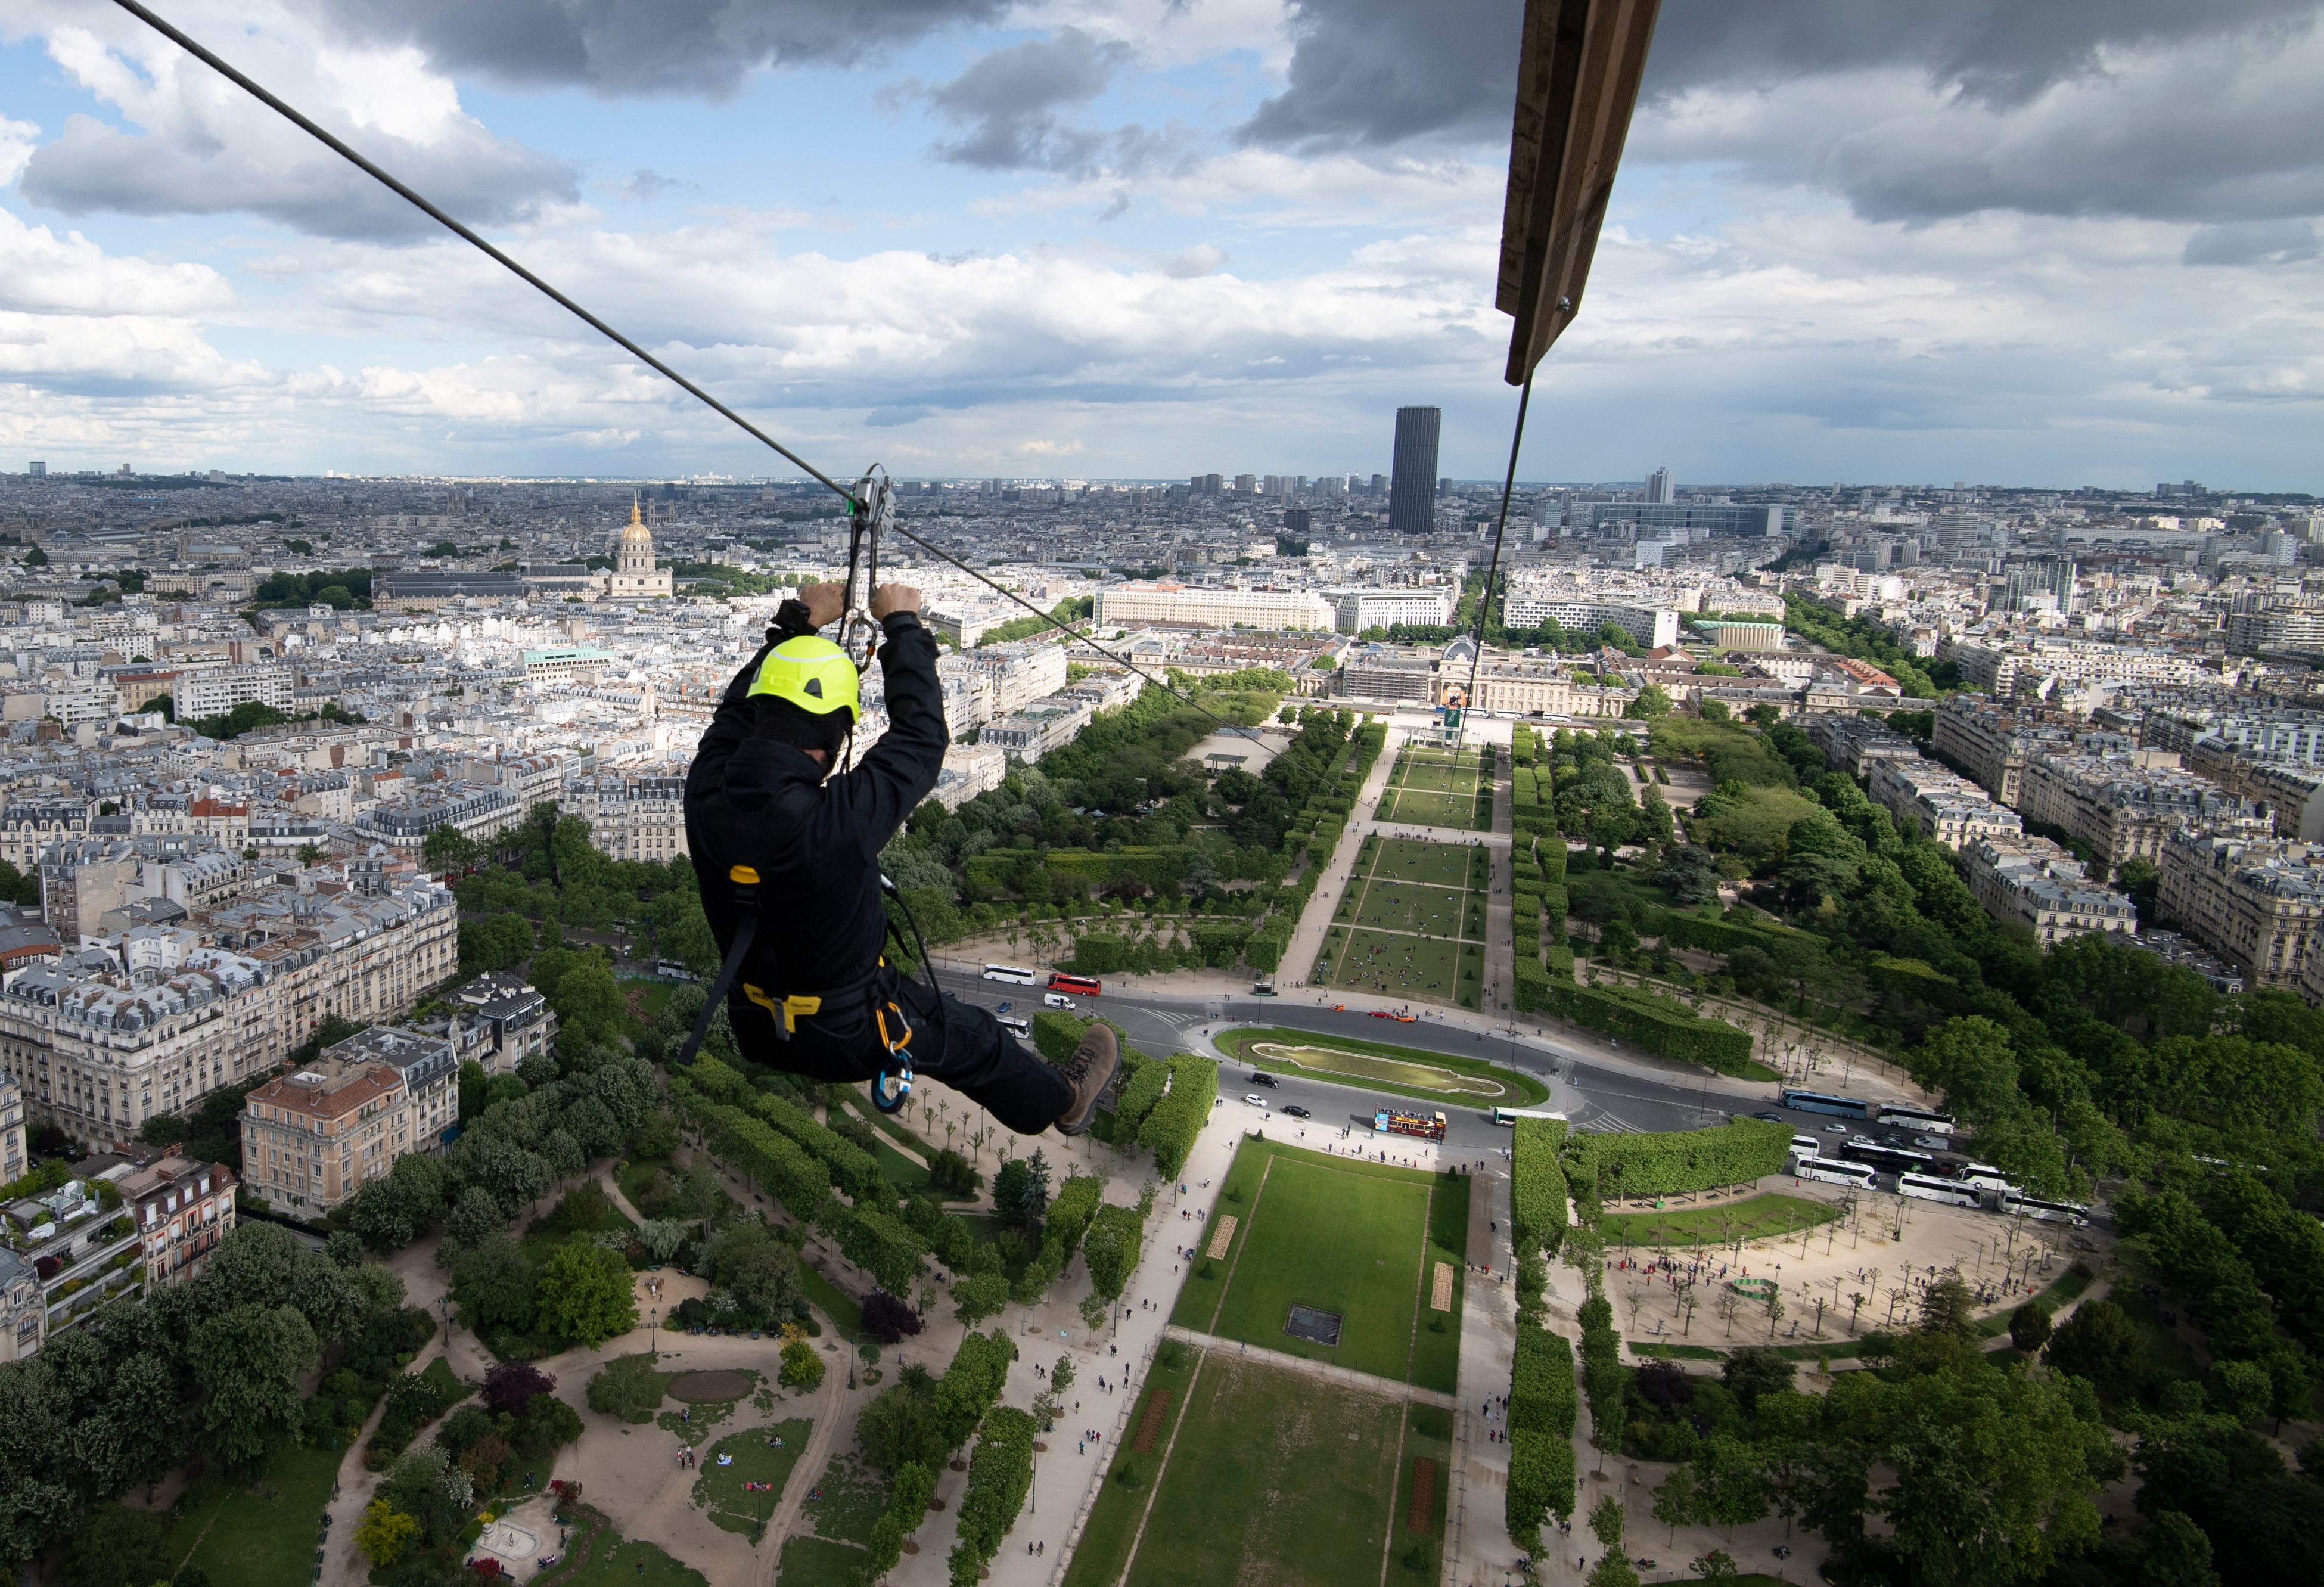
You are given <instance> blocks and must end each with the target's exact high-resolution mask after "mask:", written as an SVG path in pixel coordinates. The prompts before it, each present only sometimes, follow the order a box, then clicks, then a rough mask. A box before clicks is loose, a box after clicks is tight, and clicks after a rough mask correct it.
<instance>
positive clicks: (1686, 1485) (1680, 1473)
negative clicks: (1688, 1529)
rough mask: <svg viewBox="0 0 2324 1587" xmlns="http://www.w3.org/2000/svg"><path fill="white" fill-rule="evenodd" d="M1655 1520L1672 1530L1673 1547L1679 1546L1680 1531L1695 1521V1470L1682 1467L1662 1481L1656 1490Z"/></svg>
mask: <svg viewBox="0 0 2324 1587" xmlns="http://www.w3.org/2000/svg"><path fill="white" fill-rule="evenodd" d="M1655 1519H1656V1520H1658V1521H1660V1522H1662V1523H1663V1525H1665V1526H1666V1527H1669V1528H1670V1540H1671V1545H1672V1546H1673V1547H1675V1546H1677V1545H1678V1529H1679V1527H1681V1526H1682V1525H1684V1524H1686V1523H1688V1522H1691V1521H1692V1520H1693V1519H1694V1470H1693V1468H1692V1467H1691V1466H1681V1467H1679V1468H1678V1469H1677V1470H1675V1471H1674V1472H1671V1474H1670V1475H1669V1476H1667V1477H1665V1478H1664V1479H1663V1480H1662V1482H1661V1484H1660V1485H1659V1486H1658V1487H1656V1488H1655Z"/></svg>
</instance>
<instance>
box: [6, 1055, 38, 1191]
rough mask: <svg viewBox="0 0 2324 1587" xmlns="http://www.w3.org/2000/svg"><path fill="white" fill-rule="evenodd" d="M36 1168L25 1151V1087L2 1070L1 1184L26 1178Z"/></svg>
mask: <svg viewBox="0 0 2324 1587" xmlns="http://www.w3.org/2000/svg"><path fill="white" fill-rule="evenodd" d="M31 1171H32V1158H30V1157H28V1156H26V1155H25V1152H24V1087H23V1084H22V1083H21V1082H19V1081H18V1080H17V1078H16V1077H15V1076H14V1075H11V1074H8V1073H7V1072H5V1070H0V1185H8V1184H13V1183H14V1182H15V1181H16V1180H19V1179H22V1178H23V1176H25V1175H26V1174H28V1173H30V1172H31Z"/></svg>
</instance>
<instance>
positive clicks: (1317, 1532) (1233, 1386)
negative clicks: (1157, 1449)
mask: <svg viewBox="0 0 2324 1587" xmlns="http://www.w3.org/2000/svg"><path fill="white" fill-rule="evenodd" d="M1403 1418H1404V1407H1403V1406H1402V1405H1400V1404H1398V1403H1397V1402H1396V1401H1394V1400H1388V1399H1383V1398H1379V1397H1378V1396H1375V1395H1369V1394H1362V1393H1359V1392H1357V1391H1356V1390H1353V1389H1342V1388H1338V1387H1336V1386H1334V1385H1332V1384H1328V1383H1322V1382H1318V1381H1317V1380H1316V1379H1313V1378H1309V1377H1305V1376H1303V1375H1300V1374H1297V1373H1293V1372H1286V1371H1282V1370H1277V1369H1274V1368H1270V1367H1262V1366H1256V1365H1253V1364H1252V1363H1250V1361H1241V1360H1238V1359H1236V1358H1232V1357H1229V1356H1226V1355H1223V1354H1213V1355H1209V1356H1207V1357H1205V1358H1204V1359H1203V1361H1202V1364H1201V1366H1200V1368H1199V1370H1197V1371H1196V1372H1195V1374H1194V1384H1193V1387H1192V1389H1191V1390H1190V1392H1189V1393H1188V1395H1187V1407H1186V1412H1185V1420H1184V1422H1183V1424H1182V1425H1181V1426H1179V1428H1178V1433H1177V1442H1176V1445H1175V1446H1174V1447H1173V1449H1172V1451H1171V1456H1170V1462H1169V1464H1168V1466H1167V1468H1166V1469H1165V1470H1164V1471H1163V1472H1162V1474H1161V1477H1160V1479H1159V1481H1158V1484H1157V1487H1156V1490H1155V1492H1154V1499H1153V1513H1152V1514H1151V1516H1149V1517H1148V1518H1147V1520H1146V1533H1145V1538H1144V1542H1143V1545H1141V1546H1140V1547H1139V1549H1138V1552H1137V1555H1136V1557H1135V1558H1133V1559H1132V1560H1131V1561H1130V1569H1129V1573H1128V1575H1127V1578H1126V1580H1127V1582H1128V1584H1129V1587H1216V1584H1217V1583H1219V1582H1268V1583H1272V1584H1280V1587H1307V1584H1308V1583H1314V1587H1344V1584H1345V1583H1348V1582H1377V1581H1378V1580H1379V1569H1380V1558H1381V1555H1382V1552H1383V1549H1384V1546H1385V1544H1386V1541H1387V1536H1388V1533H1387V1527H1388V1525H1389V1521H1390V1517H1389V1514H1388V1510H1389V1507H1390V1506H1391V1505H1393V1504H1394V1503H1395V1502H1396V1499H1397V1497H1398V1496H1397V1430H1398V1426H1399V1425H1400V1424H1401V1422H1402V1421H1403ZM1133 1529H1134V1525H1133Z"/></svg>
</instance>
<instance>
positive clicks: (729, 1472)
mask: <svg viewBox="0 0 2324 1587" xmlns="http://www.w3.org/2000/svg"><path fill="white" fill-rule="evenodd" d="M814 1430H815V1424H814V1423H813V1422H810V1421H807V1420H805V1419H804V1418H799V1419H795V1420H792V1421H788V1422H778V1423H776V1424H775V1425H774V1426H771V1427H752V1428H751V1429H750V1430H749V1431H747V1432H742V1433H729V1434H728V1435H726V1436H725V1437H724V1438H721V1439H720V1440H719V1441H718V1442H717V1443H715V1444H712V1445H710V1447H709V1448H707V1449H705V1450H704V1451H703V1452H702V1457H701V1459H702V1463H701V1465H700V1467H699V1468H698V1470H699V1471H700V1472H701V1473H702V1474H701V1475H700V1476H698V1477H696V1479H695V1480H694V1506H695V1508H696V1509H706V1510H708V1511H709V1512H710V1519H711V1521H712V1522H713V1523H714V1524H715V1525H717V1526H719V1527H724V1528H725V1529H726V1530H727V1531H729V1532H740V1533H742V1535H743V1536H747V1537H752V1538H753V1539H755V1537H756V1536H757V1533H758V1530H759V1527H760V1526H761V1524H762V1523H763V1521H764V1519H765V1518H766V1517H767V1516H768V1515H769V1514H770V1513H771V1512H772V1511H773V1509H774V1508H775V1507H776V1506H777V1505H779V1504H780V1503H781V1502H782V1499H783V1484H784V1483H785V1482H788V1481H790V1475H791V1468H792V1467H793V1466H795V1465H797V1464H798V1457H799V1453H800V1452H801V1451H803V1450H804V1449H806V1448H807V1435H808V1434H809V1433H812V1432H813V1431H814ZM772 1438H779V1439H781V1440H782V1441H783V1443H782V1447H781V1448H779V1449H778V1448H775V1447H774V1446H773V1445H771V1444H769V1442H768V1440H770V1439H772ZM722 1454H723V1455H731V1456H732V1457H733V1462H734V1463H733V1465H731V1466H722V1465H720V1464H719V1463H718V1457H719V1456H720V1455H722ZM744 1482H772V1483H773V1484H774V1487H773V1488H772V1489H770V1490H766V1491H764V1492H759V1493H752V1492H747V1491H745V1490H744V1489H743V1487H742V1484H743V1483H744Z"/></svg>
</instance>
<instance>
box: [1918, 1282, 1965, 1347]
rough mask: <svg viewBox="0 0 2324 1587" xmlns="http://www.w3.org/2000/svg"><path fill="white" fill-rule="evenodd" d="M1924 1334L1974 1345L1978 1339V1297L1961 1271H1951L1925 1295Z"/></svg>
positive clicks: (1923, 1301)
mask: <svg viewBox="0 0 2324 1587" xmlns="http://www.w3.org/2000/svg"><path fill="white" fill-rule="evenodd" d="M1920 1326H1921V1332H1922V1333H1931V1334H1936V1335H1939V1336H1941V1337H1944V1338H1948V1339H1958V1340H1961V1341H1963V1342H1971V1341H1974V1340H1975V1339H1976V1338H1977V1337H1978V1332H1977V1297H1976V1296H1973V1295H1971V1294H1970V1293H1969V1285H1968V1284H1967V1283H1966V1282H1964V1281H1963V1280H1962V1278H1961V1276H1960V1269H1958V1268H1949V1269H1946V1270H1945V1271H1944V1272H1943V1273H1941V1274H1940V1275H1938V1277H1937V1278H1935V1279H1934V1280H1932V1282H1931V1283H1930V1285H1929V1287H1928V1288H1927V1289H1926V1290H1924V1291H1923V1292H1922V1295H1921V1324H1920Z"/></svg>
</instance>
